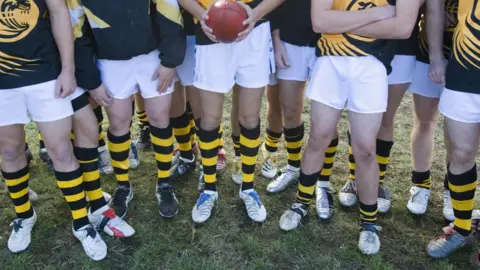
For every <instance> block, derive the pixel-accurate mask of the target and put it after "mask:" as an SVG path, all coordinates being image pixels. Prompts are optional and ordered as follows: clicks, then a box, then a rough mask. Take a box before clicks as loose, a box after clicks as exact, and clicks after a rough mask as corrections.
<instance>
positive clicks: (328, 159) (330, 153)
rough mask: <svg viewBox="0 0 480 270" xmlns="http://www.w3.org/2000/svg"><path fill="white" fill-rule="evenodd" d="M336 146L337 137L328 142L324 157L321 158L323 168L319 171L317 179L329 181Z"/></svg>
mask: <svg viewBox="0 0 480 270" xmlns="http://www.w3.org/2000/svg"><path fill="white" fill-rule="evenodd" d="M337 147H338V138H336V139H333V140H332V141H331V142H330V145H329V146H328V148H327V151H326V152H325V158H324V160H323V168H322V170H321V171H320V177H318V180H319V181H322V182H329V181H330V176H332V169H333V163H334V162H335V159H336V153H337Z"/></svg>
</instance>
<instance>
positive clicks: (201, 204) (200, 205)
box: [192, 190, 218, 223]
mask: <svg viewBox="0 0 480 270" xmlns="http://www.w3.org/2000/svg"><path fill="white" fill-rule="evenodd" d="M217 200H218V192H216V191H210V190H205V191H204V192H202V194H200V197H198V200H197V203H196V204H195V206H194V207H193V210H192V219H193V222H195V223H204V222H205V221H207V220H208V219H209V218H210V216H211V215H212V210H213V207H214V206H215V202H216V201H217Z"/></svg>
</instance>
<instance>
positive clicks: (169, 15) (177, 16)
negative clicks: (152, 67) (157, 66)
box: [152, 0, 186, 68]
mask: <svg viewBox="0 0 480 270" xmlns="http://www.w3.org/2000/svg"><path fill="white" fill-rule="evenodd" d="M152 2H153V3H154V7H155V11H156V12H155V22H156V24H157V25H156V26H157V28H158V31H159V46H158V49H159V51H160V61H161V63H162V65H163V66H164V67H168V68H174V67H177V66H178V65H180V64H182V63H183V59H184V58H185V52H186V35H185V31H184V30H183V18H182V14H181V12H180V6H179V4H178V1H177V0H152Z"/></svg>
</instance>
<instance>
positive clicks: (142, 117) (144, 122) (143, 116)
mask: <svg viewBox="0 0 480 270" xmlns="http://www.w3.org/2000/svg"><path fill="white" fill-rule="evenodd" d="M137 118H138V121H140V125H141V126H142V127H144V126H149V122H148V117H147V113H146V112H145V111H137Z"/></svg>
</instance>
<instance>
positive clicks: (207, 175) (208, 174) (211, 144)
mask: <svg viewBox="0 0 480 270" xmlns="http://www.w3.org/2000/svg"><path fill="white" fill-rule="evenodd" d="M218 129H219V128H216V129H214V130H208V131H207V130H204V129H202V128H201V127H199V130H198V133H197V136H198V142H199V146H200V152H201V155H202V166H203V174H204V180H205V190H209V191H217V184H216V182H217V160H218V155H217V154H218V143H219V142H218Z"/></svg>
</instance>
